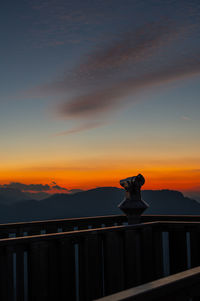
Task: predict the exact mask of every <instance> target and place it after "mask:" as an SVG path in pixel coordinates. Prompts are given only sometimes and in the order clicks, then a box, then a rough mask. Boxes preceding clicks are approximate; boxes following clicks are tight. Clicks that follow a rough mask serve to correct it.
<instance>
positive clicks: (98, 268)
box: [0, 215, 200, 301]
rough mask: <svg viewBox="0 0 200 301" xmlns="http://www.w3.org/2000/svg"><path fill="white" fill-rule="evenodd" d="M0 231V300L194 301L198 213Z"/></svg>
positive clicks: (198, 291) (199, 277)
mask: <svg viewBox="0 0 200 301" xmlns="http://www.w3.org/2000/svg"><path fill="white" fill-rule="evenodd" d="M0 233H1V239H0V300H2V301H40V300H42V301H45V300H58V301H64V300H65V301H66V300H69V301H73V300H77V301H79V300H80V301H85V300H95V299H99V298H102V297H105V296H107V297H105V298H103V299H102V300H195V301H196V300H200V268H199V267H198V266H199V265H200V216H152V215H146V216H145V215H144V216H143V217H142V220H141V224H138V225H127V220H126V217H125V216H124V215H118V216H107V217H93V218H85V219H84V218H80V219H66V220H55V221H41V222H31V223H16V224H7V225H0ZM12 236H16V237H13V238H12ZM195 267H197V268H195ZM194 268H195V269H194ZM177 273H178V274H177ZM170 275H172V276H170ZM118 292H120V293H118ZM115 293H118V294H115ZM113 294H114V295H113ZM191 298H192V299H191Z"/></svg>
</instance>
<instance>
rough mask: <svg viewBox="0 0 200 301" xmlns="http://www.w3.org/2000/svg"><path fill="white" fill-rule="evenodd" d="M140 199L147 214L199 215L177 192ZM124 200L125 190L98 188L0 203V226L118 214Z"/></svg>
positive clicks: (199, 208) (159, 192)
mask: <svg viewBox="0 0 200 301" xmlns="http://www.w3.org/2000/svg"><path fill="white" fill-rule="evenodd" d="M142 197H143V199H144V200H145V201H146V202H147V203H148V204H149V205H150V207H149V208H148V209H147V210H146V211H145V213H146V214H191V215H195V214H199V215H200V204H199V203H198V202H197V201H195V200H193V199H190V198H187V197H184V196H183V194H182V193H181V192H179V191H171V190H144V191H142ZM123 198H124V190H123V189H119V188H115V187H101V188H96V189H91V190H88V191H82V192H78V193H75V194H54V195H52V196H50V197H48V198H46V199H43V200H41V201H37V200H33V199H32V200H25V199H23V200H22V201H18V202H13V203H11V202H10V203H9V204H10V205H9V206H8V205H5V202H1V196H0V223H6V222H17V221H30V220H41V219H55V218H68V217H84V216H97V215H109V214H120V213H121V211H120V210H119V209H118V207H117V206H118V204H119V203H120V202H121V201H122V199H123Z"/></svg>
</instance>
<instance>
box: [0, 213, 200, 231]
mask: <svg viewBox="0 0 200 301" xmlns="http://www.w3.org/2000/svg"><path fill="white" fill-rule="evenodd" d="M118 219H119V220H122V221H124V222H126V221H127V217H126V215H123V214H119V215H104V216H92V217H78V218H65V219H53V220H42V221H30V222H18V223H7V224H0V231H1V230H6V229H10V228H12V229H14V228H16V229H18V228H21V227H33V226H43V225H47V226H48V225H54V224H56V225H59V224H63V223H68V224H69V226H70V225H71V224H78V223H84V224H89V223H90V222H101V223H102V224H103V223H104V222H105V221H113V222H115V220H118ZM146 221H200V215H152V214H145V215H142V216H141V222H146Z"/></svg>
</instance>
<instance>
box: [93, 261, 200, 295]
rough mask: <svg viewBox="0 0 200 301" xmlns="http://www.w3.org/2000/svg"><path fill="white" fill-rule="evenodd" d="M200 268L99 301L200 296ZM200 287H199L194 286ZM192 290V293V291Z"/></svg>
mask: <svg viewBox="0 0 200 301" xmlns="http://www.w3.org/2000/svg"><path fill="white" fill-rule="evenodd" d="M199 284H200V266H198V267H196V268H193V269H189V270H187V271H184V272H181V273H177V274H174V275H171V276H168V277H163V278H161V279H159V280H155V281H152V282H148V283H146V284H143V285H139V286H137V287H134V288H131V289H128V290H124V291H122V292H119V293H116V294H112V295H109V296H106V297H103V298H100V299H96V300H98V301H126V300H132V301H139V300H145V301H150V300H162V299H160V298H162V297H163V298H164V297H165V298H166V297H169V298H170V296H171V297H172V300H173V297H175V296H177V295H178V296H179V295H183V296H185V297H186V296H188V297H191V296H192V295H196V296H200V286H199ZM195 285H198V286H199V287H195V288H196V289H197V290H195V293H194V286H195ZM191 290H192V291H191Z"/></svg>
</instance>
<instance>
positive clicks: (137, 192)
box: [118, 174, 149, 225]
mask: <svg viewBox="0 0 200 301" xmlns="http://www.w3.org/2000/svg"><path fill="white" fill-rule="evenodd" d="M144 183H145V179H144V177H143V176H142V175H141V174H139V175H137V176H136V177H130V178H126V179H124V180H121V181H120V185H121V186H122V187H123V188H124V189H125V199H124V200H123V201H122V202H121V203H120V204H119V205H118V207H119V208H120V209H121V210H122V211H123V212H124V213H125V214H126V215H127V218H128V224H129V225H133V224H138V223H139V222H140V216H141V214H142V213H143V212H144V211H145V210H146V209H147V208H148V207H149V205H148V204H147V203H146V202H145V201H143V200H142V198H141V187H142V185H143V184H144Z"/></svg>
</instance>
